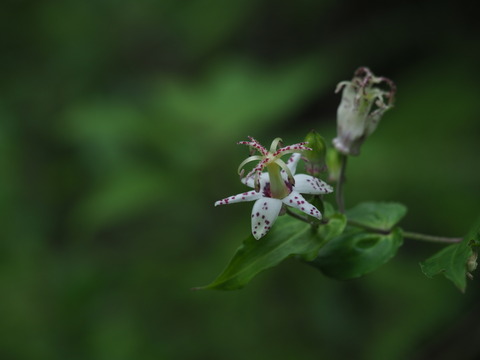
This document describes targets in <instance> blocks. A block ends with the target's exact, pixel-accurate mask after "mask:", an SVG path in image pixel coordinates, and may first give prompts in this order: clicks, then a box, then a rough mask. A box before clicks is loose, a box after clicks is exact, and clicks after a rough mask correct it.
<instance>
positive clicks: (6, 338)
mask: <svg viewBox="0 0 480 360" xmlns="http://www.w3.org/2000/svg"><path fill="white" fill-rule="evenodd" d="M467 4H468V3H467V2H462V1H456V2H448V1H433V0H430V1H420V2H418V1H405V2H380V1H371V2H360V1H358V2H355V1H333V0H330V1H307V0H300V1H296V2H292V1H283V0H277V1H273V0H257V1H253V0H230V1H225V0H196V1H179V0H164V1H153V0H152V1H148V0H142V1H107V0H103V1H102V0H100V1H98V0H83V1H79V0H65V1H56V0H55V1H54V0H50V1H13V0H7V1H3V2H2V4H1V5H0V24H1V25H0V30H1V31H0V39H1V57H0V75H1V76H0V91H1V96H0V211H1V212H0V215H1V220H0V224H1V225H0V237H1V239H0V240H1V241H0V289H1V290H0V358H1V359H7V360H9V359H12V360H16V359H20V360H22V359H73V360H76V359H79V360H80V359H82V360H83V359H88V360H97V359H98V360H117V359H118V360H121V359H142V360H143V359H146V360H148V359H167V360H169V359H182V360H184V359H185V360H190V359H192V360H197V359H205V360H212V359H213V360H215V359H219V360H221V359H230V360H239V359H249V360H257V359H258V360H260V359H261V360H263V359H348V358H351V359H353V358H354V359H366V360H376V359H378V360H384V359H390V360H395V359H414V360H415V359H430V358H435V359H455V360H456V359H473V358H474V357H475V355H478V354H479V353H480V346H479V345H478V344H480V330H479V326H478V325H477V321H478V318H479V315H480V313H479V311H478V300H479V297H480V290H479V288H480V283H479V282H478V279H477V280H475V281H473V282H469V286H468V289H467V293H466V295H462V294H460V293H459V292H458V291H457V290H456V289H455V288H454V287H453V285H452V284H451V283H449V282H448V281H446V280H444V279H442V278H438V279H433V280H432V279H427V278H426V277H424V276H423V275H422V274H421V271H420V267H419V266H418V263H419V261H422V260H424V259H425V258H426V257H428V256H430V255H431V254H433V253H434V252H435V251H437V250H438V249H440V248H441V247H440V246H438V245H432V244H421V243H418V242H415V241H407V242H406V244H405V245H404V247H403V248H401V250H400V252H399V255H398V256H397V257H396V258H394V259H393V260H392V261H391V262H390V263H389V264H387V265H385V266H383V267H382V268H381V269H379V270H378V271H377V272H375V273H373V274H371V275H369V276H366V277H364V278H362V279H358V280H353V281H346V282H337V281H334V280H331V279H328V278H326V277H325V276H323V275H322V274H321V273H319V272H317V271H316V270H315V269H313V268H310V267H308V266H305V265H303V264H300V263H298V262H294V261H287V262H285V263H283V264H282V265H281V266H280V267H278V268H275V269H272V270H269V271H268V272H265V273H263V274H261V275H260V276H258V277H257V278H256V279H254V281H253V282H252V283H251V284H250V285H249V286H248V287H246V288H245V289H244V290H242V291H235V292H226V293H224V292H215V291H206V292H191V291H190V290H189V289H190V288H191V287H193V286H198V285H205V284H207V283H208V282H210V281H211V280H213V278H214V277H215V276H216V275H217V274H218V273H219V272H220V271H221V270H222V268H223V267H224V266H225V265H226V263H227V261H228V259H229V258H230V256H231V255H232V254H233V252H234V251H235V249H236V248H237V246H238V245H239V244H240V243H241V241H242V240H243V239H244V238H245V237H246V236H247V235H248V233H249V228H250V227H249V221H250V220H249V219H250V215H249V214H250V209H251V204H236V205H232V206H228V207H219V208H214V207H213V203H214V201H215V200H218V199H220V198H223V197H225V196H228V195H231V194H236V193H239V192H241V191H243V189H244V187H243V185H242V184H240V182H239V181H238V176H237V174H236V169H237V166H238V164H239V162H240V161H241V160H242V159H243V158H244V157H245V156H247V150H246V149H245V148H244V147H240V146H237V145H235V142H236V141H238V140H244V139H246V136H247V135H251V136H255V137H256V138H258V139H259V140H260V141H261V142H262V143H265V144H269V142H270V141H271V140H273V138H275V137H277V136H280V137H282V138H283V139H284V140H285V142H286V143H289V142H296V141H299V140H301V139H302V138H303V137H304V136H305V134H306V133H307V132H308V131H309V130H310V129H312V128H315V129H316V130H317V131H319V132H321V133H322V134H323V135H324V136H325V137H326V138H327V139H329V141H330V139H331V138H332V137H333V136H335V114H336V108H337V106H338V103H339V99H340V97H339V95H335V94H334V93H333V91H334V88H335V85H336V83H337V82H339V81H341V80H348V79H349V78H351V76H352V74H353V71H354V70H355V69H356V68H357V67H358V66H361V65H366V66H369V67H371V68H372V70H373V71H374V72H375V73H376V74H378V75H384V76H388V77H390V78H392V79H393V80H394V81H395V82H396V84H397V86H398V96H397V101H396V107H395V108H394V109H393V110H391V111H389V112H388V113H387V114H386V115H385V116H384V119H383V120H382V122H381V124H380V126H379V127H378V129H377V131H376V132H375V133H374V134H373V135H372V137H371V138H370V139H369V140H368V142H367V143H366V144H365V145H364V147H363V149H362V155H361V156H360V157H358V158H353V159H351V161H350V163H349V169H348V174H347V176H348V183H347V187H346V199H347V206H349V207H350V206H353V205H355V204H357V203H358V202H360V201H363V200H390V201H399V202H402V203H404V204H405V205H407V206H408V208H409V213H408V215H407V218H406V220H405V221H404V222H403V223H402V224H403V225H404V226H405V228H407V229H408V230H412V231H419V232H425V233H431V234H437V235H445V236H461V235H463V234H464V233H466V232H467V230H468V227H469V226H470V225H471V223H473V221H474V220H475V218H476V217H477V215H478V213H480V211H479V210H480V201H479V200H480V187H479V184H480V170H479V160H478V155H479V148H480V146H479V134H480V110H479V109H480V108H479V106H478V104H479V95H480V91H479V81H478V80H479V65H480V55H479V50H478V49H479V40H478V39H479V36H478V35H479V33H478V31H477V28H476V27H475V26H474V25H475V22H476V21H478V19H477V15H476V13H475V12H474V11H473V9H471V8H469V7H468V5H467Z"/></svg>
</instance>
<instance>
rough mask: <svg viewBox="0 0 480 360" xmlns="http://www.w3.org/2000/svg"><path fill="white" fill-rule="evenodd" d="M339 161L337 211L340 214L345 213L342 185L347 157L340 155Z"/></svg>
mask: <svg viewBox="0 0 480 360" xmlns="http://www.w3.org/2000/svg"><path fill="white" fill-rule="evenodd" d="M340 161H341V167H340V174H339V177H338V181H337V189H336V190H337V191H336V195H337V206H338V211H340V213H342V214H343V213H344V212H345V203H344V199H343V184H344V183H345V172H346V170H347V155H343V154H340Z"/></svg>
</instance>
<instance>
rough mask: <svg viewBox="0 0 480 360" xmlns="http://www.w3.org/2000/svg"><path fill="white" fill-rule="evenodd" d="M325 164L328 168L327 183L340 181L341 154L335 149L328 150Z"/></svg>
mask: <svg viewBox="0 0 480 360" xmlns="http://www.w3.org/2000/svg"><path fill="white" fill-rule="evenodd" d="M326 162H327V168H328V181H330V182H337V181H338V180H340V172H341V169H342V159H341V154H340V153H339V152H338V151H337V150H336V149H335V148H330V149H328V151H327V157H326Z"/></svg>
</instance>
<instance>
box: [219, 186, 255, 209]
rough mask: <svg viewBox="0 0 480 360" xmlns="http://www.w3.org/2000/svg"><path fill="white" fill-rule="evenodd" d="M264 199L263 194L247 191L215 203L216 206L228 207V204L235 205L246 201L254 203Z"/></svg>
mask: <svg viewBox="0 0 480 360" xmlns="http://www.w3.org/2000/svg"><path fill="white" fill-rule="evenodd" d="M261 197H262V194H261V193H258V192H256V191H253V190H251V191H247V192H244V193H241V194H237V195H232V196H230V197H227V198H225V199H222V200H218V201H216V202H215V206H218V205H228V204H233V203H238V202H244V201H253V200H257V199H259V198H261Z"/></svg>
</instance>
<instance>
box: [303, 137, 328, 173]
mask: <svg viewBox="0 0 480 360" xmlns="http://www.w3.org/2000/svg"><path fill="white" fill-rule="evenodd" d="M305 142H308V147H309V148H311V149H312V150H311V151H304V152H303V160H304V161H305V170H306V171H307V172H308V173H309V174H310V175H312V176H315V177H318V176H319V175H320V174H321V173H322V172H323V171H325V168H326V166H325V155H326V152H327V144H326V142H325V139H324V138H323V137H322V136H321V135H320V134H319V133H317V132H316V131H315V130H312V131H310V132H309V133H308V134H307V136H306V137H305Z"/></svg>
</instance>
